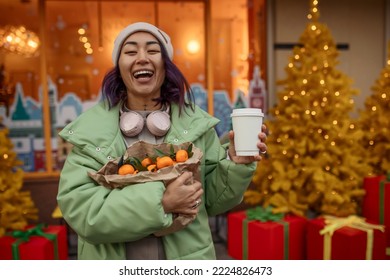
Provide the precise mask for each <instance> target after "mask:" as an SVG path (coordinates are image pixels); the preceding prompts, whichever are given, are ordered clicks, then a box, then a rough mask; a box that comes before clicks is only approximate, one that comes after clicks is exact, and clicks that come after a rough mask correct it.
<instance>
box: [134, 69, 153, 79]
mask: <svg viewBox="0 0 390 280" xmlns="http://www.w3.org/2000/svg"><path fill="white" fill-rule="evenodd" d="M140 75H150V76H152V75H153V71H149V70H140V71H137V72H135V73H134V77H136V78H137V77H138V76H140Z"/></svg>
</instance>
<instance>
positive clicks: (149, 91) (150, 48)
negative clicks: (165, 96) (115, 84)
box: [118, 32, 165, 100]
mask: <svg viewBox="0 0 390 280" xmlns="http://www.w3.org/2000/svg"><path fill="white" fill-rule="evenodd" d="M118 66H119V70H120V74H121V77H122V80H123V82H124V84H125V85H126V88H127V94H128V95H130V96H131V97H142V98H145V97H147V98H148V99H149V98H150V99H152V98H156V97H159V96H160V88H161V85H162V84H163V82H164V79H165V68H164V61H163V59H162V53H161V47H160V45H159V42H158V40H157V39H156V38H155V37H154V36H153V35H152V34H150V33H148V32H136V33H133V34H131V35H130V36H129V37H128V38H127V39H126V40H125V42H124V43H123V46H122V49H121V52H120V56H119V61H118ZM130 99H131V98H129V100H130Z"/></svg>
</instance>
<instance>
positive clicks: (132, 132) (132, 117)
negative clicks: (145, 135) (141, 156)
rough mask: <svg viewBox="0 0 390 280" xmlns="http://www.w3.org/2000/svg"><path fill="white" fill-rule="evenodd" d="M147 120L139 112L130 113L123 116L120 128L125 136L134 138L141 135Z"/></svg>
mask: <svg viewBox="0 0 390 280" xmlns="http://www.w3.org/2000/svg"><path fill="white" fill-rule="evenodd" d="M144 123H145V120H144V118H143V117H142V116H141V115H140V114H138V113H137V112H134V111H130V112H124V113H122V114H121V117H120V120H119V126H120V128H121V130H122V132H123V134H124V135H126V136H128V137H134V136H136V135H138V134H140V133H141V131H142V129H143V127H144Z"/></svg>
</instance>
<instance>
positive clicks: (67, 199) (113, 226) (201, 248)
mask: <svg viewBox="0 0 390 280" xmlns="http://www.w3.org/2000/svg"><path fill="white" fill-rule="evenodd" d="M172 58H173V46H172V44H171V40H170V37H169V36H168V35H167V34H166V33H165V32H163V31H162V30H161V29H159V28H157V27H155V26H153V25H151V24H148V23H144V22H138V23H134V24H131V25H129V26H127V27H126V28H125V29H123V30H122V31H121V32H120V33H119V34H118V36H117V38H116V40H115V42H114V49H113V52H112V59H113V64H114V68H113V69H112V70H111V71H109V72H108V73H107V74H106V76H105V77H104V80H103V84H102V89H103V96H104V100H103V101H102V102H101V103H99V104H97V105H96V106H94V107H93V108H91V109H90V110H88V111H86V112H84V113H83V114H82V115H80V116H79V117H78V118H77V119H76V120H74V121H73V122H72V123H70V124H69V125H67V126H66V127H65V128H64V129H63V130H62V131H61V132H60V136H61V137H62V138H63V139H65V140H66V141H68V142H70V143H72V144H73V149H72V152H71V153H70V154H69V155H68V157H67V160H66V162H65V165H64V167H63V170H62V172H61V177H60V184H59V191H58V196H57V199H58V204H59V207H60V209H61V211H62V214H63V216H64V219H65V220H66V222H67V223H68V224H69V226H70V227H71V228H72V229H73V230H74V231H75V232H76V233H77V235H78V258H79V259H90V260H91V259H123V260H124V259H139V260H146V259H215V258H216V256H215V250H214V244H213V240H212V235H211V231H210V227H209V219H208V218H209V216H213V215H217V214H220V213H223V212H226V211H227V210H229V209H231V208H232V207H234V206H236V205H237V204H239V203H240V202H241V200H242V197H243V194H244V192H245V190H246V188H247V186H248V185H249V183H250V181H251V178H252V175H253V172H254V170H255V168H256V164H257V163H258V161H260V160H261V156H260V155H257V156H249V157H243V156H237V155H236V152H235V149H234V132H233V131H230V134H229V139H230V142H229V143H228V144H226V145H221V144H220V141H219V138H218V136H217V134H216V131H215V129H214V127H215V125H216V124H217V123H218V120H217V119H215V118H214V117H212V116H210V115H209V114H207V113H206V112H205V111H203V110H201V109H200V108H199V107H197V106H196V105H195V104H194V103H193V96H192V92H191V89H190V87H189V84H188V82H187V81H186V79H185V78H184V76H183V74H182V73H181V72H180V70H179V69H178V68H177V67H176V66H175V64H174V63H173V62H172ZM264 129H265V127H263V131H264ZM258 137H259V141H258V147H259V149H260V151H262V152H265V151H266V145H265V143H264V142H265V139H266V135H265V133H264V132H261V133H259V136H258ZM140 140H143V141H145V142H148V143H151V144H160V143H172V144H180V143H184V142H192V143H194V145H195V146H196V147H198V148H200V149H201V150H202V152H203V158H202V161H201V165H200V174H201V179H200V181H197V180H195V179H194V178H193V174H192V173H191V172H184V173H182V174H181V175H180V176H178V177H177V178H176V179H175V180H173V181H172V182H170V183H169V184H167V185H165V184H164V183H163V182H162V181H154V182H145V183H139V184H134V185H132V186H131V187H125V188H122V189H108V188H105V187H103V186H99V185H98V184H97V183H96V182H95V181H93V180H92V179H91V178H90V177H89V176H88V174H87V173H88V172H91V171H92V172H96V171H98V170H99V169H100V168H101V167H102V166H103V165H105V164H106V163H107V162H108V161H109V160H112V159H114V158H117V157H120V156H122V155H123V154H124V152H125V151H126V149H127V148H128V147H129V146H130V145H132V144H133V143H135V142H137V141H140ZM174 214H189V215H194V214H195V215H197V218H196V219H195V220H194V221H193V222H192V223H191V224H189V225H188V226H187V227H185V228H183V229H181V230H180V231H177V232H174V233H171V234H168V235H165V236H162V237H156V236H154V235H153V233H154V232H156V231H158V230H162V229H165V228H168V227H169V226H170V225H171V224H172V222H173V216H174Z"/></svg>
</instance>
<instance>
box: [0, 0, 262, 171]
mask: <svg viewBox="0 0 390 280" xmlns="http://www.w3.org/2000/svg"><path fill="white" fill-rule="evenodd" d="M264 2H265V0H251V1H247V0H230V1H224V0H210V1H207V0H199V1H194V0H183V1H132V0H129V1H124V0H121V1H105V0H101V1H90V0H89V1H76V0H72V1H66V0H61V1H59V0H46V1H44V0H31V1H3V2H1V3H0V7H1V10H2V11H7V12H6V13H3V16H2V17H1V18H0V30H2V29H1V28H3V27H4V26H6V25H13V26H19V25H23V26H25V28H26V29H27V30H29V31H32V32H34V33H35V34H36V35H37V36H38V38H39V37H43V38H42V39H44V42H43V44H41V45H40V46H39V48H38V51H37V52H36V53H35V54H29V55H22V54H20V53H19V54H18V53H12V52H10V51H4V52H3V51H2V52H0V65H3V67H4V71H3V73H5V75H6V76H7V79H6V80H7V82H8V83H9V85H10V86H11V87H12V91H13V94H11V95H10V98H9V103H8V104H9V105H8V106H5V105H4V104H5V103H0V116H2V118H3V123H4V124H5V125H6V126H8V127H9V128H10V131H11V133H10V137H11V139H12V140H13V141H14V143H21V144H18V145H17V146H16V147H15V149H16V152H17V154H18V156H19V157H20V158H21V159H22V160H23V161H24V167H23V168H24V169H25V171H27V172H29V173H42V174H43V175H44V176H46V175H47V174H58V171H59V170H60V169H61V167H62V164H63V162H64V161H65V159H66V155H67V154H68V152H69V151H70V149H71V148H72V147H71V145H69V144H67V143H64V142H63V141H62V139H58V137H57V134H58V131H59V130H61V129H62V128H63V127H64V126H65V125H66V124H67V123H69V122H70V121H72V120H73V119H75V118H76V117H77V116H78V115H80V114H81V113H82V112H83V111H85V110H86V109H88V108H90V107H91V106H93V105H94V104H96V103H97V102H99V101H100V100H101V82H102V79H103V77H104V75H105V74H106V73H107V71H108V70H110V69H111V67H112V62H111V51H112V47H113V42H114V39H115V36H116V34H117V33H118V32H119V31H120V30H121V29H122V28H124V27H125V26H127V25H128V24H130V23H131V22H135V21H146V22H150V23H152V24H155V25H157V26H159V27H161V29H163V30H164V31H166V32H167V33H168V34H169V35H170V36H171V39H172V42H173V45H174V49H175V52H174V62H175V63H176V64H177V65H178V67H179V68H180V69H181V70H182V71H183V73H184V74H185V76H186V77H187V79H188V81H189V82H190V84H191V86H192V88H193V90H194V93H195V97H196V100H197V103H198V105H199V106H200V107H202V108H203V109H204V110H206V111H210V113H211V114H214V115H215V116H216V117H218V118H220V119H221V120H222V122H221V124H220V125H219V127H217V132H218V134H219V136H223V133H225V132H226V130H227V129H228V128H229V127H230V124H229V117H228V116H229V115H230V111H231V109H232V107H233V106H234V105H235V104H234V102H241V101H242V100H238V99H239V97H240V94H241V95H242V97H244V98H245V96H246V95H247V92H248V87H249V81H250V79H251V78H252V73H253V66H254V65H256V64H260V63H264V61H260V56H261V54H260V51H259V50H260V49H261V44H263V45H264V44H265V43H264V42H261V38H260V35H259V24H260V22H259V15H262V14H261V12H262V11H263V10H262V9H263V8H262V7H263V6H264ZM42 19H43V21H42ZM1 38H2V37H1V31H0V39H1ZM3 40H4V38H3ZM210 54H212V55H211V56H210ZM263 66H264V65H263ZM263 69H265V67H263ZM43 83H46V85H45V86H43ZM210 97H212V99H211V100H210ZM237 100H238V101H237ZM7 108H8V109H9V111H8V110H6V109H7Z"/></svg>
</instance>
